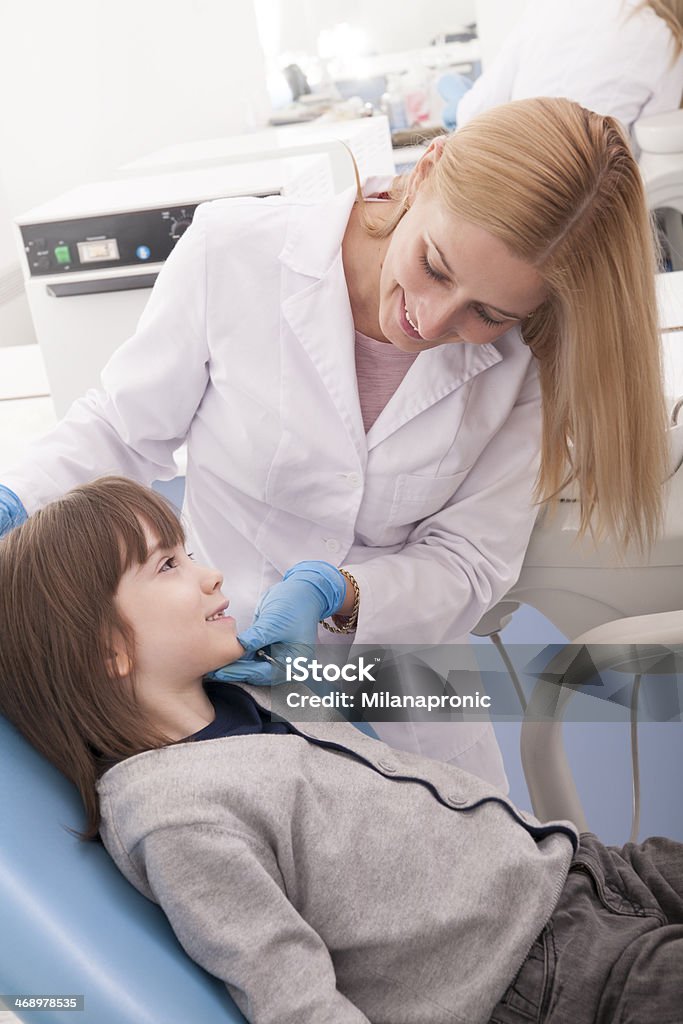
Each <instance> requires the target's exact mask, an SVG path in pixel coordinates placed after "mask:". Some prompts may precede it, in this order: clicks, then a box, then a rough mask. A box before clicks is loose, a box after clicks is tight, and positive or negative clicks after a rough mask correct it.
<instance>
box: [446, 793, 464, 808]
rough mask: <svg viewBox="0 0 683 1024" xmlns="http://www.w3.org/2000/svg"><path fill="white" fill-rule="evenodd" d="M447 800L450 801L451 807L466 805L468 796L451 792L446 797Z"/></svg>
mask: <svg viewBox="0 0 683 1024" xmlns="http://www.w3.org/2000/svg"><path fill="white" fill-rule="evenodd" d="M446 802H447V803H449V804H450V805H451V807H464V806H465V804H466V803H467V797H462V796H460V794H459V793H449V794H448V796H447V797H446Z"/></svg>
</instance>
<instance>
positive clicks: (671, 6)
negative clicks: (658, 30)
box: [635, 0, 683, 61]
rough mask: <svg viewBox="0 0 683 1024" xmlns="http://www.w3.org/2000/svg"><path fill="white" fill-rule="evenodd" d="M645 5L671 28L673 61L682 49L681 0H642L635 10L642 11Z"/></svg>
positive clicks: (682, 17)
mask: <svg viewBox="0 0 683 1024" xmlns="http://www.w3.org/2000/svg"><path fill="white" fill-rule="evenodd" d="M645 7H649V8H650V9H651V10H653V11H654V12H655V14H656V15H657V16H658V17H659V18H661V19H662V21H665V22H666V23H667V25H668V26H669V28H670V29H671V35H672V36H673V44H674V46H673V50H674V53H673V60H674V61H675V60H676V59H677V58H678V57H680V55H681V51H683V0H643V3H642V4H639V5H638V6H637V7H636V8H635V10H636V11H642V10H643V8H645Z"/></svg>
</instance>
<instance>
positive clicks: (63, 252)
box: [55, 245, 71, 263]
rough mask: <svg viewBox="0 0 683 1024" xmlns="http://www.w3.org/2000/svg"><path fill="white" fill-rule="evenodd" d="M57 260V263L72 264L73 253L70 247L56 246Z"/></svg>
mask: <svg viewBox="0 0 683 1024" xmlns="http://www.w3.org/2000/svg"><path fill="white" fill-rule="evenodd" d="M55 259H56V260H57V263H71V253H70V252H69V246H68V245H57V246H55Z"/></svg>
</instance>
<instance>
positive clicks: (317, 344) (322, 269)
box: [280, 189, 367, 465]
mask: <svg viewBox="0 0 683 1024" xmlns="http://www.w3.org/2000/svg"><path fill="white" fill-rule="evenodd" d="M354 197H355V191H354V190H353V189H350V190H347V191H346V192H343V193H341V194H340V195H339V196H335V198H334V200H332V201H331V202H330V203H329V204H327V205H326V208H325V209H324V210H321V209H320V206H319V205H317V204H316V205H315V206H311V207H310V208H308V209H307V210H306V211H301V210H299V211H298V214H299V216H298V217H297V218H296V220H295V221H293V225H292V228H291V230H290V233H289V235H288V237H287V241H286V243H285V246H284V248H283V251H282V253H281V254H280V259H281V261H282V263H283V264H284V265H285V266H286V267H288V268H289V270H290V271H292V272H293V274H294V275H295V277H294V287H295V290H294V291H293V294H291V295H289V296H288V297H287V298H286V299H285V300H284V301H283V304H282V312H283V316H284V319H285V320H286V322H287V323H288V325H289V327H290V328H291V330H292V331H293V332H294V334H295V335H296V337H297V339H298V341H299V342H300V344H301V345H302V346H303V347H304V349H305V350H306V352H307V353H308V356H309V358H310V359H311V362H312V363H313V365H314V366H315V369H316V371H317V372H318V374H319V376H320V378H321V380H322V383H323V385H324V387H325V389H326V390H327V392H328V394H329V395H330V397H331V399H332V401H333V402H334V405H335V408H336V409H337V412H338V413H339V416H340V417H341V420H342V422H343V424H344V426H345V428H346V431H347V433H348V435H349V437H350V439H351V441H352V442H353V445H354V447H355V448H356V451H357V452H358V455H359V458H360V460H361V462H362V464H363V465H364V464H365V461H366V458H367V448H366V443H365V431H364V428H363V420H362V416H361V413H360V404H359V400H358V385H357V381H356V360H355V349H354V337H355V335H354V326H353V317H352V314H351V304H350V302H349V297H348V290H347V287H346V279H345V277H344V267H343V263H342V256H341V242H342V238H343V236H344V231H345V229H346V225H347V223H348V218H349V214H350V211H351V206H352V204H353V199H354ZM311 279H313V280H311ZM292 400H293V401H296V400H297V398H296V396H292Z"/></svg>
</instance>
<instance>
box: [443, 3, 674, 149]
mask: <svg viewBox="0 0 683 1024" xmlns="http://www.w3.org/2000/svg"><path fill="white" fill-rule="evenodd" d="M682 91H683V0H644V2H643V0H599V2H598V3H596V2H595V0H574V2H573V3H567V2H566V0H532V2H531V3H529V4H528V6H527V8H526V9H525V11H524V15H523V17H522V18H521V19H520V22H519V24H518V25H517V27H516V28H515V29H514V31H513V32H511V33H510V35H509V36H508V38H507V40H506V41H505V44H504V45H503V47H502V48H501V50H500V52H499V53H498V54H497V56H496V57H495V59H494V60H493V61H492V63H491V65H490V66H488V67H487V68H486V70H485V71H484V73H483V74H482V75H481V76H480V77H479V78H478V79H477V81H476V82H475V84H474V86H473V88H472V89H470V91H469V92H467V93H466V94H465V95H464V97H463V98H462V99H461V100H460V103H459V104H458V108H457V114H456V121H457V124H458V126H463V125H465V124H467V122H468V121H471V120H472V118H473V117H476V116H477V114H480V113H481V112H482V111H484V110H488V109H489V108H490V107H493V106H497V105H498V104H500V103H508V102H509V101H510V100H517V99H524V98H526V97H529V96H566V97H567V98H568V99H572V100H576V101H577V102H578V103H581V104H582V105H583V106H584V107H588V109H589V110H595V111H597V113H598V114H607V115H609V116H611V117H616V118H618V119H619V120H620V121H621V123H622V124H623V125H624V127H625V128H626V130H627V131H629V132H630V131H631V129H632V127H633V123H634V122H635V121H636V120H637V119H638V118H639V117H648V116H650V115H652V114H662V113H666V112H667V111H669V110H676V109H677V108H678V107H679V106H680V103H681V92H682Z"/></svg>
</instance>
